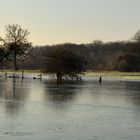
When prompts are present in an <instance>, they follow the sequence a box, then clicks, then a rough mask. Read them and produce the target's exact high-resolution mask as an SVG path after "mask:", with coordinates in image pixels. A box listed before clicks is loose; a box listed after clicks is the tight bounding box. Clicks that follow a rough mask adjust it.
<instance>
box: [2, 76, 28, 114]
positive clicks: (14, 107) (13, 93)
mask: <svg viewBox="0 0 140 140" xmlns="http://www.w3.org/2000/svg"><path fill="white" fill-rule="evenodd" d="M23 84H24V83H23V81H21V80H20V79H15V78H13V79H7V86H6V89H5V95H4V97H5V107H6V111H7V113H10V114H13V113H17V112H18V111H19V110H20V109H21V107H23V101H25V100H26V99H27V95H28V94H27V89H26V88H24V85H23Z"/></svg>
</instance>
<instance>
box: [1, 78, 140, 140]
mask: <svg viewBox="0 0 140 140" xmlns="http://www.w3.org/2000/svg"><path fill="white" fill-rule="evenodd" d="M0 140H140V81H139V80H138V81H131V80H126V81H125V80H122V81H120V80H118V79H117V80H113V79H105V80H103V82H102V83H101V84H100V83H98V80H96V79H94V78H84V81H81V82H65V83H64V84H62V85H56V84H55V82H48V81H47V80H42V81H40V80H37V79H36V80H33V79H30V78H27V79H24V80H21V79H8V78H7V79H6V78H0Z"/></svg>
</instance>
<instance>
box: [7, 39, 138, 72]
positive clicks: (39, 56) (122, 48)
mask: <svg viewBox="0 0 140 140" xmlns="http://www.w3.org/2000/svg"><path fill="white" fill-rule="evenodd" d="M56 47H65V48H68V49H69V50H70V49H71V50H72V51H73V50H74V51H75V52H76V53H78V54H80V55H83V56H84V57H85V58H86V60H87V64H86V69H87V70H97V71H103V70H104V71H112V70H113V71H127V72H129V71H132V72H137V71H140V43H138V42H108V43H102V42H101V41H95V42H93V43H90V44H80V45H78V44H71V43H65V44H58V45H52V46H49V45H48V46H36V47H31V48H30V51H29V54H28V56H27V57H26V58H24V60H23V59H22V60H20V58H19V59H18V61H17V63H18V67H19V69H29V70H35V69H45V68H46V66H47V64H46V58H47V54H48V53H49V51H50V50H51V49H55V48H56ZM12 67H13V64H12V62H11V61H8V62H7V61H6V63H5V64H4V68H5V69H11V68H12Z"/></svg>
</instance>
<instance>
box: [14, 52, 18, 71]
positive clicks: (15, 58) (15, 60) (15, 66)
mask: <svg viewBox="0 0 140 140" xmlns="http://www.w3.org/2000/svg"><path fill="white" fill-rule="evenodd" d="M14 70H18V67H17V54H16V53H14Z"/></svg>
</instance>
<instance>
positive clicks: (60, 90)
mask: <svg viewBox="0 0 140 140" xmlns="http://www.w3.org/2000/svg"><path fill="white" fill-rule="evenodd" d="M82 84H83V83H82V82H68V83H65V84H62V85H56V84H55V83H45V85H46V90H47V92H46V98H47V99H49V101H50V102H51V103H53V105H54V106H55V107H57V108H59V107H66V105H68V104H69V103H72V102H73V101H74V100H75V98H76V94H77V92H79V91H81V90H82Z"/></svg>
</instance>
